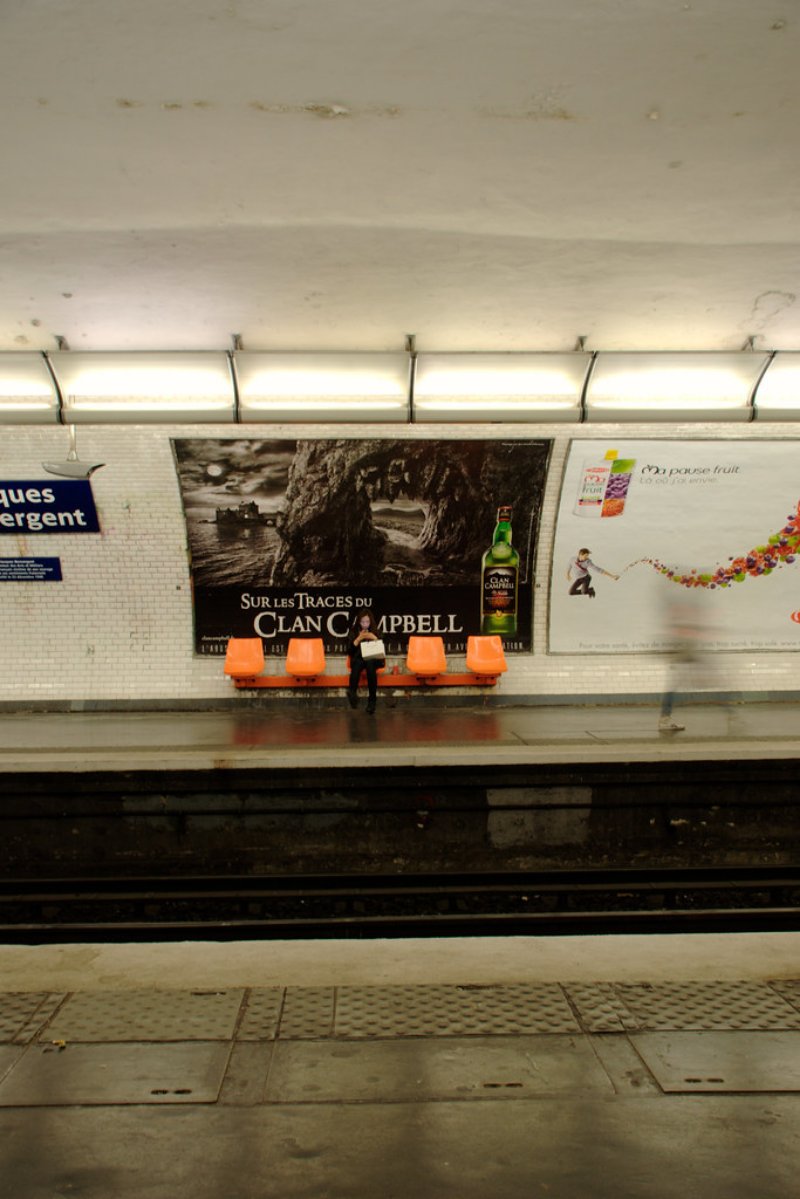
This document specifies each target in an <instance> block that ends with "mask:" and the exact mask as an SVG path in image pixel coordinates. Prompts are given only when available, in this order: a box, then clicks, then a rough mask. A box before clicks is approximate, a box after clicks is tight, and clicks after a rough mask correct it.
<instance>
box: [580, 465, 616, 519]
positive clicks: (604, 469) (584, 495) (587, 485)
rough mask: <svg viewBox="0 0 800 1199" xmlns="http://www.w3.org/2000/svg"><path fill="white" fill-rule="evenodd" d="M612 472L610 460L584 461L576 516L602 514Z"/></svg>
mask: <svg viewBox="0 0 800 1199" xmlns="http://www.w3.org/2000/svg"><path fill="white" fill-rule="evenodd" d="M610 474H611V466H610V464H609V463H608V462H598V463H590V462H587V463H584V467H583V474H582V476H581V481H580V485H579V487H578V495H577V498H576V500H575V514H576V516H599V515H600V512H601V510H602V507H603V497H604V496H605V492H606V484H607V483H608V478H609V475H610Z"/></svg>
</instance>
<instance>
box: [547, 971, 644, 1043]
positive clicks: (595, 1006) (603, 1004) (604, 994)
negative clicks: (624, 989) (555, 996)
mask: <svg viewBox="0 0 800 1199" xmlns="http://www.w3.org/2000/svg"><path fill="white" fill-rule="evenodd" d="M564 990H565V991H566V993H567V995H568V997H569V999H570V1001H571V1003H572V1005H573V1007H574V1008H575V1011H576V1012H577V1013H578V1019H579V1020H580V1023H581V1027H582V1028H583V1029H584V1030H585V1031H586V1032H592V1033H594V1032H628V1031H638V1030H639V1029H640V1028H641V1025H640V1023H639V1021H638V1020H637V1019H636V1017H635V1016H634V1014H633V1012H632V1011H631V1009H630V1008H629V1007H628V1005H627V1004H626V1003H625V1001H624V1000H623V999H622V998H621V997H620V996H619V995H618V994H617V991H616V988H615V986H614V984H613V983H565V984H564Z"/></svg>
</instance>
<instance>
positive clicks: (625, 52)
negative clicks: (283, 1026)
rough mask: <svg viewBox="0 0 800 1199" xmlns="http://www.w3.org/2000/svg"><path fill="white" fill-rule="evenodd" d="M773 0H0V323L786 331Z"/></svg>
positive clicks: (727, 341)
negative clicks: (769, 0)
mask: <svg viewBox="0 0 800 1199" xmlns="http://www.w3.org/2000/svg"><path fill="white" fill-rule="evenodd" d="M798 61H800V11H799V10H798V7H797V3H796V0H790V2H789V3H783V2H781V3H780V4H775V5H773V4H771V3H770V4H767V5H764V4H755V3H753V2H752V0H493V2H492V3H491V4H489V3H485V2H484V0H404V3H402V4H401V3H398V2H397V0H370V2H369V3H367V4H365V3H364V2H363V0H169V3H164V0H136V3H134V4H123V3H122V2H121V0H4V4H3V6H2V12H1V13H0V68H1V69H0V106H2V117H3V122H2V130H3V132H2V135H1V136H0V156H1V157H0V163H1V164H2V176H3V184H2V189H0V350H15V349H16V350H47V349H53V348H54V346H55V338H56V336H57V335H61V336H63V337H65V338H66V339H67V341H68V343H69V345H70V346H72V348H73V349H76V350H108V349H153V350H157V349H166V348H169V349H220V348H222V349H224V348H227V347H228V346H229V344H230V337H231V334H233V333H238V334H241V337H242V342H243V344H244V346H245V347H246V348H247V349H271V350H297V349H316V350H334V349H335V350H340V349H341V350H344V349H354V350H393V349H400V348H402V345H403V337H404V334H407V333H414V334H416V336H417V344H418V348H420V349H421V350H453V351H459V350H462V351H463V350H542V349H547V350H563V349H568V348H571V347H572V345H573V344H574V342H575V339H576V337H577V336H579V335H583V336H586V337H587V339H588V341H587V348H590V349H601V350H615V349H625V350H637V349H662V350H666V349H683V350H692V349H706V350H731V349H738V348H740V346H741V345H742V344H743V343H744V342H745V340H746V339H747V338H749V337H751V336H752V337H753V338H754V339H755V345H756V347H757V348H759V349H800V319H799V318H798V311H799V310H798V292H799V291H800V238H799V237H798V230H799V229H800V199H799V197H800V154H799V153H798V149H800V147H799V145H798V141H799V140H800V135H799V134H798V130H799V129H800V82H798V79H800V72H798V70H797V63H798Z"/></svg>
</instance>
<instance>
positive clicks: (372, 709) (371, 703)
mask: <svg viewBox="0 0 800 1199" xmlns="http://www.w3.org/2000/svg"><path fill="white" fill-rule="evenodd" d="M374 712H375V700H374V699H371V700H370V701H369V703H368V704H367V714H368V715H369V716H372V715H373V713H374Z"/></svg>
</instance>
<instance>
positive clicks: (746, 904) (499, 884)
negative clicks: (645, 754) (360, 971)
mask: <svg viewBox="0 0 800 1199" xmlns="http://www.w3.org/2000/svg"><path fill="white" fill-rule="evenodd" d="M799 928H800V867H795V866H791V867H765V868H747V869H733V868H711V867H704V868H698V869H686V868H683V869H656V870H641V869H637V870H580V871H575V870H566V871H548V872H542V871H537V872H526V873H518V872H515V873H509V872H501V873H486V872H481V873H465V874H447V875H426V874H416V875H396V874H393V875H387V874H376V875H303V876H299V875H291V876H290V875H286V876H278V877H276V876H271V877H213V878H211V877H209V878H202V877H193V878H176V877H170V878H131V879H109V878H84V879H26V880H22V881H20V880H12V881H4V882H3V883H2V884H0V938H1V939H2V940H3V941H4V942H6V943H9V942H11V943H14V942H16V943H27V944H36V943H40V944H41V943H52V942H54V941H115V940H116V941H131V940H147V941H158V940H203V939H212V940H244V939H265V940H268V939H291V938H314V937H344V938H355V937H400V936H405V937H409V936H415V937H426V936H486V935H496V936H509V935H521V934H528V935H548V934H550V935H552V934H570V933H575V934H577V933H610V932H676V931H684V932H704V931H740V932H741V931H766V930H779V929H780V930H797V929H799Z"/></svg>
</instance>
